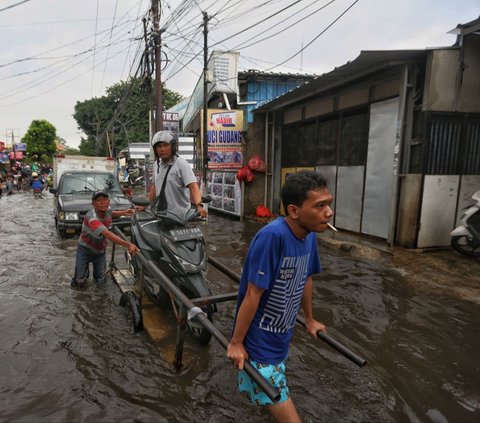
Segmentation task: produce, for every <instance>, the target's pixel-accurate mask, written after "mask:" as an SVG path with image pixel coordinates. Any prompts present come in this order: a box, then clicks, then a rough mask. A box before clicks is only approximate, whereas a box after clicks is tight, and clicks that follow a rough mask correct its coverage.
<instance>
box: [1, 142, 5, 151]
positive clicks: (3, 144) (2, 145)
mask: <svg viewBox="0 0 480 423" xmlns="http://www.w3.org/2000/svg"><path fill="white" fill-rule="evenodd" d="M3 150H5V143H4V142H3V141H0V151H3Z"/></svg>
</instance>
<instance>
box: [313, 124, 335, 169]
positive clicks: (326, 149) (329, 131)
mask: <svg viewBox="0 0 480 423" xmlns="http://www.w3.org/2000/svg"><path fill="white" fill-rule="evenodd" d="M338 125H339V120H338V118H336V119H331V120H327V121H320V122H319V123H318V143H317V165H336V164H337V138H338Z"/></svg>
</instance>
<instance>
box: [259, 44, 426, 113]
mask: <svg viewBox="0 0 480 423" xmlns="http://www.w3.org/2000/svg"><path fill="white" fill-rule="evenodd" d="M427 54H428V51H427V50H388V51H385V50H379V51H362V52H361V53H360V55H359V56H358V57H357V58H356V59H355V60H354V61H352V62H347V63H346V64H345V65H343V66H340V67H338V68H335V69H334V70H333V71H331V72H329V73H326V74H323V75H321V76H318V77H317V78H315V79H314V80H313V81H310V82H306V83H305V85H302V86H301V87H299V88H297V89H296V90H292V91H289V92H288V93H285V94H283V95H281V96H280V97H277V98H276V99H274V100H272V101H269V102H268V103H265V104H263V105H262V106H260V107H258V108H257V109H255V110H254V112H255V111H269V110H276V109H279V108H281V107H285V106H288V105H290V104H293V103H296V102H299V101H303V100H305V99H307V98H309V97H313V96H317V95H319V94H320V93H322V92H325V91H327V90H330V89H332V88H335V87H338V86H341V85H344V84H347V83H349V82H351V81H354V80H357V79H360V78H363V77H365V76H367V75H370V74H372V73H375V72H379V71H381V70H385V69H388V68H392V67H395V66H399V65H402V64H405V63H409V62H414V61H418V60H423V59H425V58H426V57H427Z"/></svg>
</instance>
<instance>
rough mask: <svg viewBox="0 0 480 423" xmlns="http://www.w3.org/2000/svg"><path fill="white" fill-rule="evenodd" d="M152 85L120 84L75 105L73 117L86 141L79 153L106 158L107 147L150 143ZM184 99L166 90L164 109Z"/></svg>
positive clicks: (136, 81)
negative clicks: (149, 103) (149, 100)
mask: <svg viewBox="0 0 480 423" xmlns="http://www.w3.org/2000/svg"><path fill="white" fill-rule="evenodd" d="M149 84H150V87H151V91H150V93H153V86H152V85H151V83H150V82H147V83H145V80H142V79H140V78H133V79H130V80H129V81H128V82H123V81H122V82H119V83H117V84H114V85H112V86H111V87H109V88H107V90H106V95H104V96H102V97H95V98H91V99H89V100H85V101H82V102H77V104H76V105H75V113H74V114H73V117H74V118H75V120H76V121H77V124H78V127H79V129H81V130H82V131H83V132H84V133H85V134H86V135H87V138H82V140H81V143H80V147H79V150H80V153H81V154H83V155H89V156H96V155H98V156H105V155H107V154H108V144H110V146H111V147H113V148H115V149H116V150H117V151H120V150H121V149H123V148H125V147H126V146H127V145H128V144H129V143H133V142H148V141H149V131H148V122H149V118H148V111H149V107H148V98H149V89H148V88H149ZM180 100H182V96H181V95H180V94H178V93H176V92H174V91H170V90H169V89H167V88H165V87H164V89H163V105H164V109H168V108H170V107H172V106H174V105H175V104H177V103H178V102H179V101H180Z"/></svg>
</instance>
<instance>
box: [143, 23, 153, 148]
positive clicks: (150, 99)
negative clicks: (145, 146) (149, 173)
mask: <svg viewBox="0 0 480 423" xmlns="http://www.w3.org/2000/svg"><path fill="white" fill-rule="evenodd" d="M142 22H143V38H144V41H145V55H144V61H145V73H146V75H145V88H146V90H147V101H148V139H149V140H151V139H152V136H153V122H152V115H153V97H152V78H151V77H152V73H153V72H152V69H151V67H150V46H149V43H148V35H147V34H148V29H147V20H146V19H145V18H143V19H142Z"/></svg>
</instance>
